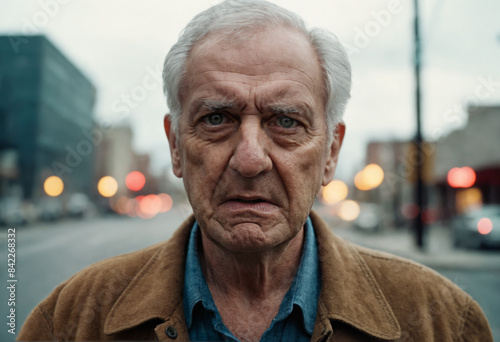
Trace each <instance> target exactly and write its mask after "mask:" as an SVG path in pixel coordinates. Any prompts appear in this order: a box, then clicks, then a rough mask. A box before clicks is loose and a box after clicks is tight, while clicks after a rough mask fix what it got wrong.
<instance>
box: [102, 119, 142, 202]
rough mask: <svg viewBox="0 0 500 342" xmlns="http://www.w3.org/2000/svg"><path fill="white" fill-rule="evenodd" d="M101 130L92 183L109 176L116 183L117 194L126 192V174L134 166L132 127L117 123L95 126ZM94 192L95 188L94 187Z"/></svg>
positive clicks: (120, 194) (125, 193) (123, 194)
mask: <svg viewBox="0 0 500 342" xmlns="http://www.w3.org/2000/svg"><path fill="white" fill-rule="evenodd" d="M97 130H98V131H99V132H103V133H102V134H103V140H102V142H101V143H100V144H99V148H98V150H97V154H96V174H95V176H96V178H95V179H94V184H97V182H98V181H99V179H101V178H102V177H104V176H111V177H113V178H114V179H116V182H117V183H118V191H117V195H118V196H125V195H127V194H128V189H127V188H126V186H125V178H126V177H127V174H128V173H129V172H131V171H133V170H134V169H135V167H136V161H135V158H134V155H135V153H134V151H133V150H132V139H133V134H132V129H131V128H130V126H126V125H117V126H113V127H110V128H103V127H100V126H99V127H97ZM94 191H95V194H96V195H97V189H96V188H95V187H94Z"/></svg>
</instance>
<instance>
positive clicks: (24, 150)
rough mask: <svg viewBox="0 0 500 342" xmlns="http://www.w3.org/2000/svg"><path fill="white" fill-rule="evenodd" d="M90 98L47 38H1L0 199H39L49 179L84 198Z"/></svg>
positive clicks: (89, 165) (86, 84) (80, 77)
mask: <svg viewBox="0 0 500 342" xmlns="http://www.w3.org/2000/svg"><path fill="white" fill-rule="evenodd" d="M95 94H96V91H95V88H94V86H93V85H92V83H91V82H90V81H89V79H88V78H87V77H86V76H85V75H84V74H83V73H82V72H81V71H80V70H79V69H78V68H77V67H76V66H75V65H74V64H73V63H72V62H71V61H70V60H69V59H68V58H67V57H65V56H64V55H63V54H62V53H61V51H59V50H58V49H57V48H56V47H55V46H54V45H53V44H52V43H51V42H50V41H49V40H48V39H47V38H46V37H44V36H29V37H26V36H0V176H1V177H2V178H1V185H0V186H1V187H0V191H1V193H0V196H2V197H4V196H13V195H14V194H15V193H17V194H18V195H20V196H22V197H23V198H24V199H29V200H33V199H37V198H40V197H42V196H44V193H43V182H44V180H45V179H46V178H47V177H48V176H51V175H57V176H59V177H60V178H61V179H62V180H63V181H64V186H65V188H64V193H63V196H68V195H69V194H73V193H77V192H78V193H85V194H89V191H90V189H91V186H90V185H91V184H92V181H93V178H92V176H93V173H94V172H93V161H94V151H95V144H94V141H93V140H92V136H91V135H90V131H91V130H92V128H93V107H94V103H95ZM15 190H17V191H15Z"/></svg>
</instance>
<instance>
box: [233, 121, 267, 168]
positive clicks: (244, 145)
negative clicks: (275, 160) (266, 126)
mask: <svg viewBox="0 0 500 342" xmlns="http://www.w3.org/2000/svg"><path fill="white" fill-rule="evenodd" d="M236 139H237V142H236V146H235V149H234V152H233V155H232V156H231V159H230V160H229V167H230V168H232V169H233V170H235V171H237V172H238V173H239V174H241V175H242V176H243V177H248V178H249V177H255V176H257V175H259V174H260V173H262V172H267V171H270V170H271V169H272V167H273V165H272V161H271V158H270V156H269V154H268V149H267V144H268V137H267V135H266V133H265V132H264V130H263V129H262V127H261V126H260V123H257V122H252V123H242V124H241V125H240V127H239V132H238V134H237V135H236Z"/></svg>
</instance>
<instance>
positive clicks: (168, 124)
mask: <svg viewBox="0 0 500 342" xmlns="http://www.w3.org/2000/svg"><path fill="white" fill-rule="evenodd" d="M163 126H164V127H165V133H166V134H167V139H168V144H169V145H170V157H171V159H172V171H173V172H174V175H176V176H177V177H179V178H181V177H182V168H181V156H180V151H179V146H178V144H177V136H176V134H175V130H174V127H173V126H172V121H171V116H170V114H166V115H165V117H164V118H163Z"/></svg>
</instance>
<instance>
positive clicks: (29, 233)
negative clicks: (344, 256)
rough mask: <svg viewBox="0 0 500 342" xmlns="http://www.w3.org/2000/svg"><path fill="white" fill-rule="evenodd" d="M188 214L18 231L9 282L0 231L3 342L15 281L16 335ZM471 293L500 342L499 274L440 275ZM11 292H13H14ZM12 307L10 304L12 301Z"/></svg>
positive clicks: (56, 224)
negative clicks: (47, 304) (107, 263)
mask: <svg viewBox="0 0 500 342" xmlns="http://www.w3.org/2000/svg"><path fill="white" fill-rule="evenodd" d="M188 215H189V209H188V208H187V207H186V206H184V207H177V208H176V209H175V210H172V211H171V212H169V213H165V214H161V215H159V216H157V217H155V218H153V219H151V220H141V219H138V218H125V217H116V216H109V217H103V218H94V219H87V220H80V221H78V220H61V221H58V222H54V223H40V224H34V225H29V226H25V227H16V231H15V235H16V236H15V250H16V260H15V273H14V274H15V276H14V278H9V269H8V268H9V267H8V257H7V254H8V250H7V249H8V242H9V241H7V239H8V237H12V236H7V234H8V231H7V228H2V230H1V231H0V275H2V277H0V282H2V283H3V285H2V286H1V287H0V289H1V290H0V313H1V315H2V316H3V317H4V319H3V321H4V322H5V323H4V324H2V325H1V326H0V341H13V340H14V339H15V336H14V335H12V334H11V333H9V332H8V330H9V329H11V327H9V325H8V324H6V323H9V320H10V318H9V317H7V316H8V315H9V314H10V311H9V310H10V309H11V308H13V306H9V298H12V295H11V290H9V289H8V287H9V286H11V285H12V284H14V282H9V281H8V280H17V282H15V292H14V295H15V298H14V299H15V303H16V304H15V310H16V311H15V316H16V317H15V332H16V334H17V333H18V332H19V329H20V327H21V325H22V323H23V322H24V320H25V319H26V317H27V316H28V314H29V312H30V311H31V310H32V309H33V308H34V307H35V306H36V304H38V303H39V302H40V301H41V300H42V299H43V298H45V297H46V296H47V295H48V294H49V293H50V292H51V291H52V289H53V288H54V287H55V286H57V285H58V284H59V283H61V282H62V281H64V280H65V279H67V278H68V277H70V276H71V275H72V274H74V273H76V272H77V271H79V270H80V269H82V268H84V267H86V266H88V265H90V264H92V263H94V262H96V261H98V260H102V259H104V258H107V257H110V256H113V255H118V254H122V253H127V252H131V251H134V250H137V249H140V248H142V247H146V246H149V245H152V244H154V243H157V242H160V241H163V240H166V239H168V238H169V237H170V236H171V235H172V233H173V227H177V226H178V225H179V224H180V223H181V222H182V221H183V220H184V219H185V218H186V217H187V216H188ZM437 270H438V271H440V272H441V273H442V274H444V275H445V276H446V277H448V278H450V279H451V280H452V281H454V282H455V283H456V284H457V285H459V286H460V287H462V288H463V289H464V290H465V291H466V292H468V293H470V294H471V295H472V296H473V297H474V298H475V299H476V300H477V301H478V302H479V304H480V305H481V306H482V307H483V310H484V311H485V314H486V316H487V317H488V319H489V321H490V324H491V325H492V327H493V329H494V332H495V340H499V341H500V292H499V291H498V289H500V271H492V270H471V269H448V268H447V269H443V270H439V269H437ZM11 288H12V287H11ZM11 302H12V301H11Z"/></svg>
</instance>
